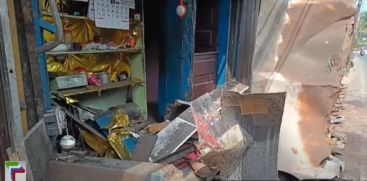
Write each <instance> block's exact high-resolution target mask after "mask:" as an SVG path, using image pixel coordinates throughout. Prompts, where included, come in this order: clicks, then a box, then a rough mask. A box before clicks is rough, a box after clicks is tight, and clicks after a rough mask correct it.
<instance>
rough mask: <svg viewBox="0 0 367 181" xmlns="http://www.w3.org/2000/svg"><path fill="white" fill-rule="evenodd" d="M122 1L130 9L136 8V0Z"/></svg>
mask: <svg viewBox="0 0 367 181" xmlns="http://www.w3.org/2000/svg"><path fill="white" fill-rule="evenodd" d="M122 3H123V4H124V5H125V6H126V7H128V8H130V9H135V0H122Z"/></svg>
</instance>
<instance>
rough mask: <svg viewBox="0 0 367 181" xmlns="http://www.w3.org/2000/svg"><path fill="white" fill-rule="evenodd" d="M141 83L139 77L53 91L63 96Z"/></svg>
mask: <svg viewBox="0 0 367 181" xmlns="http://www.w3.org/2000/svg"><path fill="white" fill-rule="evenodd" d="M140 83H143V81H142V80H140V79H137V78H131V79H130V80H125V81H118V82H110V83H107V84H102V85H101V86H86V87H80V88H74V89H66V90H59V91H53V92H52V93H53V94H56V95H58V96H61V97H69V96H75V95H81V94H88V93H93V92H101V91H105V90H111V89H117V88H121V87H128V86H133V85H137V84H140Z"/></svg>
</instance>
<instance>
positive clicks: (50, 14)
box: [42, 11, 140, 24]
mask: <svg viewBox="0 0 367 181" xmlns="http://www.w3.org/2000/svg"><path fill="white" fill-rule="evenodd" d="M59 14H60V17H61V18H70V19H79V20H91V19H89V18H88V17H87V16H75V15H68V14H65V13H59ZM42 15H43V16H48V17H52V13H50V12H46V11H42ZM91 21H93V20H91ZM139 23H140V21H135V20H130V24H139Z"/></svg>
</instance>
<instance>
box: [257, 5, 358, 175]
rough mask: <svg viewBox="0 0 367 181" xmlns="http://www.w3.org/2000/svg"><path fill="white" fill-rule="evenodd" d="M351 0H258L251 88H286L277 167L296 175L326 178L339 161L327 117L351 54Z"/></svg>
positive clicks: (352, 33) (334, 169)
mask: <svg viewBox="0 0 367 181" xmlns="http://www.w3.org/2000/svg"><path fill="white" fill-rule="evenodd" d="M356 12H357V8H356V2H355V1H354V0H291V1H289V2H288V1H287V0H279V1H278V0H268V1H262V4H261V9H260V14H259V21H258V30H257V42H256V48H255V55H254V60H253V67H252V69H253V82H252V92H254V93H260V92H266V93H269V92H281V91H286V92H287V98H286V106H285V109H284V115H283V122H282V126H281V133H280V140H279V149H278V169H279V170H281V171H285V172H287V173H290V174H292V175H294V176H296V177H298V178H300V179H306V178H325V179H331V178H333V177H335V176H336V175H337V174H338V172H339V167H340V164H339V161H338V160H337V159H335V158H334V157H332V156H330V155H331V145H329V144H328V142H327V139H326V131H327V128H328V122H327V117H328V115H329V114H330V111H331V108H332V106H333V104H334V102H335V100H336V98H337V95H338V92H339V91H340V88H341V84H340V82H341V79H342V77H343V75H344V74H345V73H346V71H347V67H348V62H349V60H350V57H351V55H352V49H353V46H354V45H353V42H354V41H353V38H354V34H355V32H354V31H355V27H354V19H353V17H354V15H355V14H356Z"/></svg>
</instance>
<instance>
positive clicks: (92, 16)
mask: <svg viewBox="0 0 367 181" xmlns="http://www.w3.org/2000/svg"><path fill="white" fill-rule="evenodd" d="M88 18H89V19H90V20H93V21H94V19H95V9H94V0H89V5H88Z"/></svg>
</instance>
